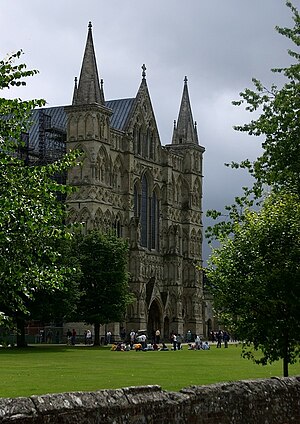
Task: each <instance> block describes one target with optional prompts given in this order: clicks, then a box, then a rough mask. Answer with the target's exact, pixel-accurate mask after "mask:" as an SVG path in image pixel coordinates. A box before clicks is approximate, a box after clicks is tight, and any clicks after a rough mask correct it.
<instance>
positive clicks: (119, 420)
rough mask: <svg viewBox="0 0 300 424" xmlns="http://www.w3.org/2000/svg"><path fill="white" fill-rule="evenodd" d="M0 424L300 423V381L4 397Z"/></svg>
mask: <svg viewBox="0 0 300 424" xmlns="http://www.w3.org/2000/svg"><path fill="white" fill-rule="evenodd" d="M0 423H18V424H20V423H22V424H33V423H34V424H44V423H47V424H65V423H76V424H81V423H85V424H89V423H101V424H104V423H107V424H108V423H111V424H112V423H114V424H126V423H130V424H131V423H134V424H142V423H147V424H149V423H151V424H152V423H155V424H164V423H189V424H195V423H197V424H220V423H221V424H289V423H293V424H296V423H300V377H292V378H274V379H273V378H271V379H266V380H251V381H250V380H245V381H238V382H233V383H220V384H213V385H209V386H192V387H189V388H186V389H183V390H181V391H180V392H167V391H163V390H161V388H160V387H159V386H144V387H129V388H124V389H117V390H100V391H97V392H73V393H62V394H52V395H43V396H31V397H29V398H16V399H11V398H0Z"/></svg>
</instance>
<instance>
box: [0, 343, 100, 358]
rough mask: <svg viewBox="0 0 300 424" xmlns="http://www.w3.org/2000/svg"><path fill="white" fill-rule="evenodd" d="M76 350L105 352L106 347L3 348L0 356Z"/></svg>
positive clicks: (45, 346) (52, 346) (35, 346)
mask: <svg viewBox="0 0 300 424" xmlns="http://www.w3.org/2000/svg"><path fill="white" fill-rule="evenodd" d="M78 349H80V350H81V349H86V350H107V347H104V346H84V345H82V346H80V345H79V346H66V345H50V344H48V345H47V344H44V345H29V346H27V347H16V346H14V347H3V348H0V355H1V354H10V355H19V354H22V355H24V354H28V353H30V354H32V353H38V354H40V353H45V354H47V353H61V352H67V351H70V350H78Z"/></svg>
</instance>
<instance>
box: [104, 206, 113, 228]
mask: <svg viewBox="0 0 300 424" xmlns="http://www.w3.org/2000/svg"><path fill="white" fill-rule="evenodd" d="M111 227H112V219H111V212H110V211H109V210H108V209H107V210H106V211H105V213H104V214H103V230H104V232H105V233H109V232H110V230H111Z"/></svg>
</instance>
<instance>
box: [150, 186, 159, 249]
mask: <svg viewBox="0 0 300 424" xmlns="http://www.w3.org/2000/svg"><path fill="white" fill-rule="evenodd" d="M158 234H159V203H158V199H157V196H156V193H155V191H154V192H153V195H152V199H151V249H155V250H158V249H159V245H158V240H159V237H158Z"/></svg>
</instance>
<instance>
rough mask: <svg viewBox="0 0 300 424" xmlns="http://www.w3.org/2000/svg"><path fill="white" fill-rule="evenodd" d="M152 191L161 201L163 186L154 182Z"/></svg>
mask: <svg viewBox="0 0 300 424" xmlns="http://www.w3.org/2000/svg"><path fill="white" fill-rule="evenodd" d="M152 192H153V193H155V194H156V197H157V199H158V200H159V201H161V197H162V196H161V188H160V186H159V185H158V184H157V183H154V185H153V189H152Z"/></svg>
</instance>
